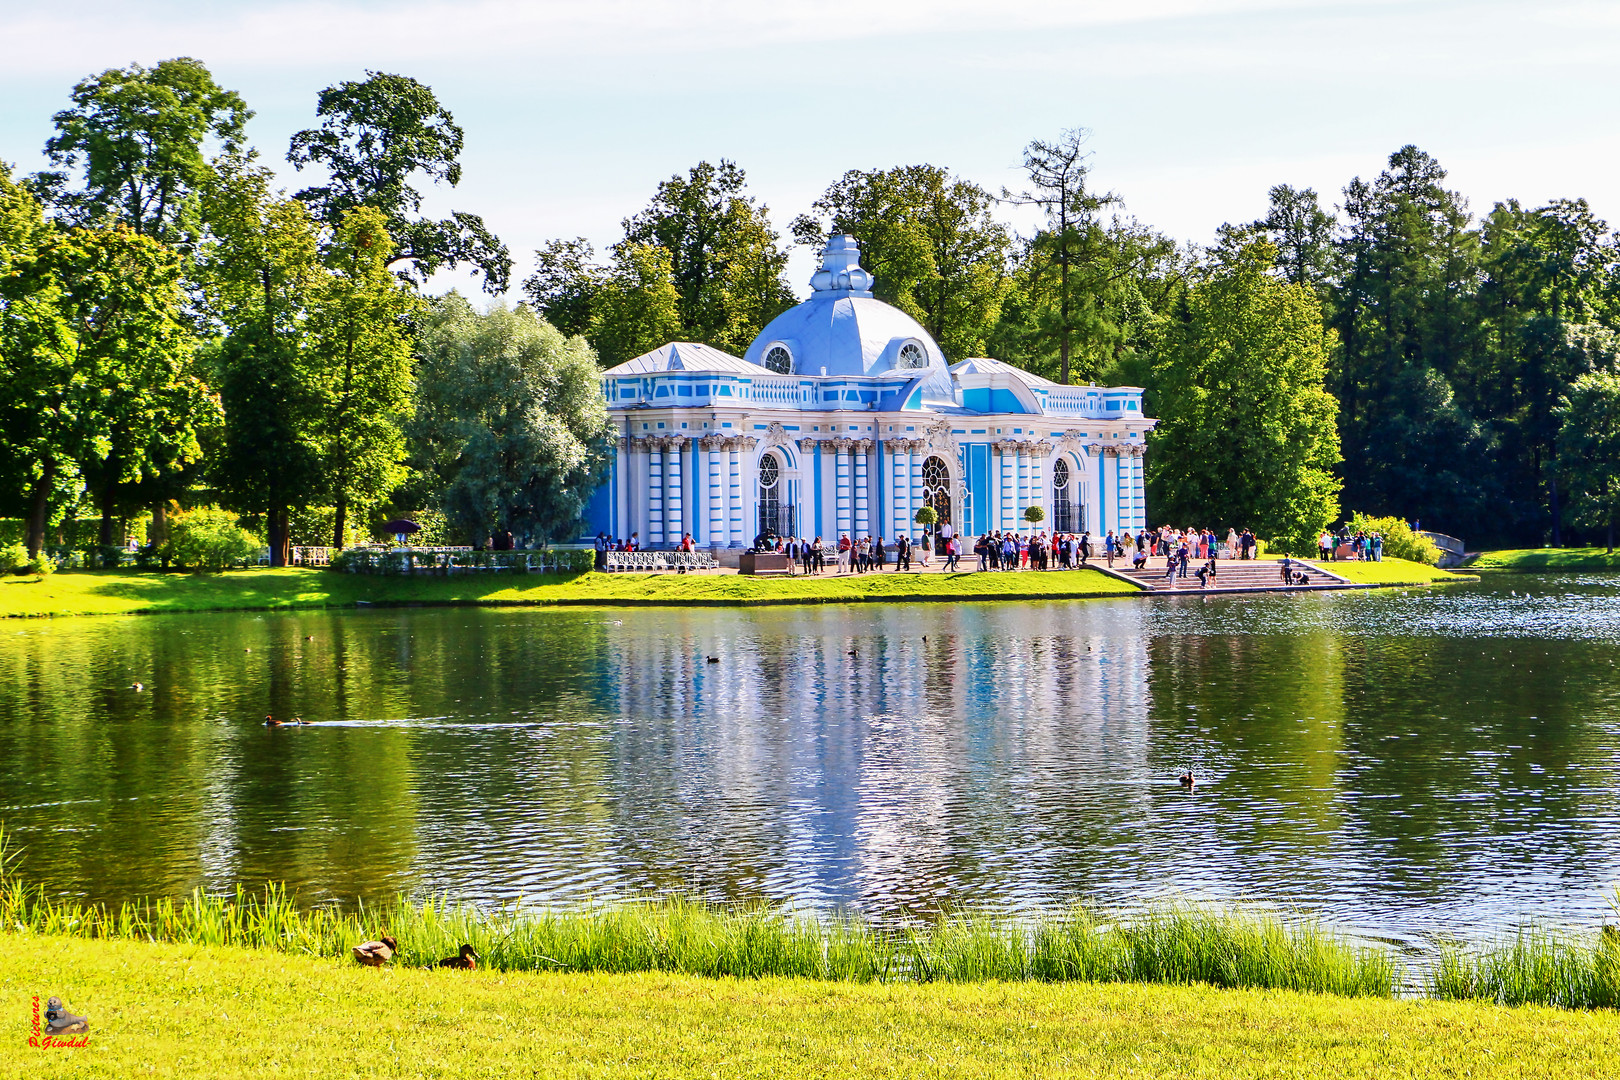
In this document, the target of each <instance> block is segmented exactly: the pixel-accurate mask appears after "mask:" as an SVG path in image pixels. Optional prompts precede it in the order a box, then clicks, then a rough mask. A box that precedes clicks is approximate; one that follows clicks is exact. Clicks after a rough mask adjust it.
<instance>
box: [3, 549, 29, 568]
mask: <svg viewBox="0 0 1620 1080" xmlns="http://www.w3.org/2000/svg"><path fill="white" fill-rule="evenodd" d="M27 569H28V546H27V545H26V544H21V543H13V544H4V545H0V573H5V574H20V573H22V572H23V571H24V570H27Z"/></svg>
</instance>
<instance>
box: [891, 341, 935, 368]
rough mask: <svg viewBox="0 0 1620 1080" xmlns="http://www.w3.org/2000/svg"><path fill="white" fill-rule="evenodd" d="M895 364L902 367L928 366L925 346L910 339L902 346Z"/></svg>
mask: <svg viewBox="0 0 1620 1080" xmlns="http://www.w3.org/2000/svg"><path fill="white" fill-rule="evenodd" d="M894 366H895V367H902V368H924V367H927V366H928V354H927V353H925V352H923V347H922V346H921V345H919V344H917V343H916V342H915V341H908V342H906V343H905V344H904V345H902V346H900V356H899V359H898V360H897V361H896V362H895V365H894Z"/></svg>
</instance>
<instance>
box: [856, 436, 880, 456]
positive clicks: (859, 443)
mask: <svg viewBox="0 0 1620 1080" xmlns="http://www.w3.org/2000/svg"><path fill="white" fill-rule="evenodd" d="M875 445H876V444H875V443H874V442H872V440H871V439H856V440H855V450H856V452H857V453H861V454H870V453H871V452H872V447H873V446H875Z"/></svg>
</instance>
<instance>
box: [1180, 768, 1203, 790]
mask: <svg viewBox="0 0 1620 1080" xmlns="http://www.w3.org/2000/svg"><path fill="white" fill-rule="evenodd" d="M1176 779H1177V780H1178V781H1179V782H1180V784H1181V786H1182V787H1184V788H1190V787H1192V786H1193V785H1194V784H1196V783H1198V781H1197V780H1195V779H1193V774H1192V770H1191V769H1188V770H1187V771H1186V772H1184V773H1182V774H1181V775H1180V776H1179V777H1177V778H1176Z"/></svg>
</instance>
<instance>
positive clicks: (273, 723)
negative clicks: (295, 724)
mask: <svg viewBox="0 0 1620 1080" xmlns="http://www.w3.org/2000/svg"><path fill="white" fill-rule="evenodd" d="M264 726H265V727H281V721H280V720H277V719H276V718H275V717H273V716H266V717H265V718H264Z"/></svg>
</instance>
